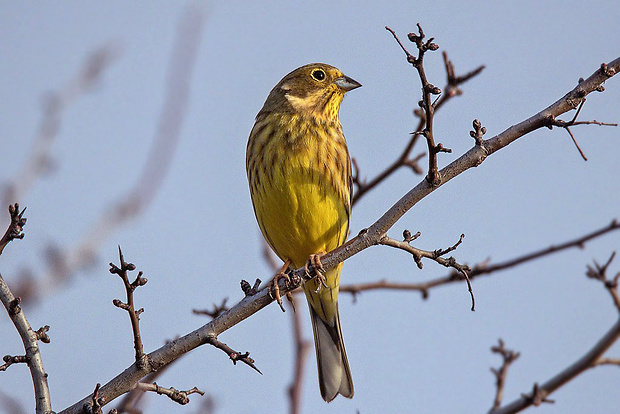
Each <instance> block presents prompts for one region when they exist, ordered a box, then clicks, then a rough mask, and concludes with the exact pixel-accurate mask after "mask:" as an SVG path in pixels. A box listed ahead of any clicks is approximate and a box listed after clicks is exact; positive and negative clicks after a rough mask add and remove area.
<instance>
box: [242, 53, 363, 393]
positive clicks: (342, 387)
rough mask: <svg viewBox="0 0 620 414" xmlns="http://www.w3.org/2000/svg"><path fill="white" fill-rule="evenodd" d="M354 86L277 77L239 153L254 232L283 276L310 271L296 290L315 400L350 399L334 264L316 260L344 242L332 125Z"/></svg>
mask: <svg viewBox="0 0 620 414" xmlns="http://www.w3.org/2000/svg"><path fill="white" fill-rule="evenodd" d="M360 86H362V85H361V84H360V83H359V82H357V81H355V80H353V79H352V78H350V77H348V76H346V75H345V74H344V73H343V72H341V71H340V70H339V69H337V68H336V67H334V66H330V65H328V64H325V63H311V64H308V65H305V66H302V67H300V68H297V69H295V70H293V71H292V72H290V73H289V74H287V75H286V76H284V77H283V78H282V80H280V82H278V84H277V85H276V86H275V87H274V88H273V89H272V90H271V92H270V93H269V95H268V97H267V99H266V100H265V103H264V105H263V107H262V109H261V110H260V111H259V112H258V114H257V115H256V120H255V123H254V127H253V128H252V131H251V132H250V136H249V139H248V143H247V148H246V172H247V176H248V183H249V187H250V196H251V199H252V205H253V208H254V213H255V216H256V219H257V221H258V225H259V227H260V230H261V232H262V234H263V236H264V238H265V240H266V242H267V243H268V244H269V246H270V247H271V249H272V250H273V251H274V252H275V254H276V255H277V256H278V257H279V258H280V259H281V260H282V261H283V262H284V265H283V266H282V269H280V271H279V272H278V273H277V274H276V276H275V278H274V280H273V282H275V283H273V282H272V286H273V288H274V290H275V294H276V299H277V300H278V303H279V304H280V306H282V305H281V300H280V297H279V291H278V288H277V286H278V285H277V281H278V278H279V277H285V278H286V277H287V276H286V272H287V271H288V270H289V269H295V268H300V267H302V266H304V267H305V268H306V270H308V269H309V267H312V268H313V269H314V270H315V273H316V277H314V278H311V279H309V280H307V281H305V282H304V283H303V286H302V288H303V290H304V292H305V296H306V299H307V301H308V305H309V306H308V307H309V309H310V317H311V320H312V328H313V334H314V345H315V350H316V359H317V366H318V377H319V389H320V392H321V396H322V398H323V399H324V400H325V401H327V402H330V401H332V400H333V399H334V398H336V396H338V394H340V395H342V396H344V397H347V398H352V397H353V392H354V391H353V379H352V377H351V370H350V368H349V363H348V360H347V354H346V351H345V347H344V341H343V338H342V329H341V326H340V316H339V312H338V286H339V279H340V272H341V269H342V263H340V264H339V265H337V266H336V267H335V268H332V269H330V270H327V271H325V272H322V266H321V262H320V256H321V255H322V254H324V253H326V252H329V251H331V250H333V249H335V248H337V247H339V246H341V245H342V244H343V243H344V242H345V241H346V239H347V236H348V232H349V220H350V215H351V193H352V175H351V159H350V157H349V151H348V148H347V143H346V141H345V138H344V134H343V132H342V125H341V124H340V119H339V116H338V114H339V110H340V104H341V103H342V100H343V98H344V96H345V94H346V93H347V92H349V91H351V90H353V89H356V88H358V87H360Z"/></svg>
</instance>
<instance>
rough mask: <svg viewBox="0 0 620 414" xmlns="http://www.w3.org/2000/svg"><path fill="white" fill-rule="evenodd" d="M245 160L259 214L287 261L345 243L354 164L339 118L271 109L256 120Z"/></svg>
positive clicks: (302, 259)
mask: <svg viewBox="0 0 620 414" xmlns="http://www.w3.org/2000/svg"><path fill="white" fill-rule="evenodd" d="M246 161H247V170H248V179H249V181H250V190H251V196H252V203H253V205H254V212H255V214H256V218H257V220H258V223H259V226H260V228H261V231H262V232H263V235H264V236H265V238H266V239H267V241H268V243H269V244H270V245H271V247H272V248H273V250H274V251H275V252H276V254H277V255H278V256H279V257H280V258H281V259H282V260H284V261H285V260H288V259H290V260H291V261H292V262H293V265H294V266H295V267H300V266H303V265H304V263H305V262H306V260H308V257H309V256H310V255H311V254H315V253H320V252H327V251H329V250H332V249H334V248H336V247H338V246H339V245H341V244H342V243H344V241H345V240H346V237H347V232H348V227H349V214H350V208H351V207H350V194H351V166H350V161H349V156H348V152H347V147H346V142H345V140H344V136H343V134H342V129H341V127H340V123H339V122H338V121H337V120H336V121H335V122H334V121H331V122H329V121H324V122H321V121H320V120H317V119H316V118H303V117H301V116H300V115H297V114H270V115H269V116H267V117H265V119H262V120H258V121H257V123H256V124H255V126H254V129H253V130H252V134H251V139H250V141H249V142H248V155H247V160H246Z"/></svg>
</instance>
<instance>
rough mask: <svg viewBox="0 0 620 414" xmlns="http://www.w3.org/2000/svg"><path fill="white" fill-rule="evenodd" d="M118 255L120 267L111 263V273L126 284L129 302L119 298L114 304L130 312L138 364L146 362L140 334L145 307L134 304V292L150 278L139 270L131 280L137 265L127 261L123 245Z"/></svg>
mask: <svg viewBox="0 0 620 414" xmlns="http://www.w3.org/2000/svg"><path fill="white" fill-rule="evenodd" d="M118 255H119V260H120V267H119V266H116V265H115V264H114V263H110V273H112V274H116V275H118V276H119V277H120V278H121V279H122V280H123V284H124V286H125V293H126V296H127V302H126V303H124V302H121V301H120V300H119V299H114V301H113V303H114V306H116V307H117V308H120V309H124V310H126V311H127V313H128V314H129V319H130V320H131V330H132V331H133V341H134V349H135V351H136V362H137V363H138V364H145V363H146V362H145V361H144V358H145V356H144V350H143V345H142V336H141V335H140V314H141V313H142V312H143V311H144V309H142V308H140V309H137V310H136V308H135V306H134V300H133V292H134V291H135V290H136V289H137V288H138V287H140V286H144V285H146V283H147V282H148V279H147V278H145V277H142V272H141V271H140V272H138V275H137V276H136V278H135V280H134V281H133V282H130V281H129V276H128V273H129V272H131V271H134V270H136V265H134V264H133V263H127V262H126V261H125V258H124V257H123V252H122V251H121V246H118Z"/></svg>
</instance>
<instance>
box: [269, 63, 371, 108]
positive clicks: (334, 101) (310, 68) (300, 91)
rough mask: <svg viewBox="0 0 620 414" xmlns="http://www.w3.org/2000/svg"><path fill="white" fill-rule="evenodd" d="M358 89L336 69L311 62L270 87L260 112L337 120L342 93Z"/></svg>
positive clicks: (352, 81)
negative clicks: (288, 113)
mask: <svg viewBox="0 0 620 414" xmlns="http://www.w3.org/2000/svg"><path fill="white" fill-rule="evenodd" d="M360 86H362V85H361V84H360V83H359V82H357V81H355V80H353V79H351V78H349V77H348V76H345V74H344V73H342V72H341V71H340V70H339V69H338V68H335V67H333V66H330V65H327V64H325V63H311V64H309V65H305V66H302V67H300V68H298V69H295V70H294V71H292V72H291V73H289V74H288V75H286V76H285V77H284V78H282V80H281V81H280V82H279V83H278V84H277V85H276V86H275V87H274V88H273V90H272V91H271V93H270V94H269V96H268V97H267V100H266V101H265V105H264V106H263V110H262V111H261V112H263V111H267V112H272V111H282V112H293V113H297V114H300V115H308V116H315V117H319V118H324V119H337V118H338V110H339V109H340V103H341V102H342V98H343V97H344V94H345V93H347V92H348V91H350V90H352V89H355V88H359V87H360Z"/></svg>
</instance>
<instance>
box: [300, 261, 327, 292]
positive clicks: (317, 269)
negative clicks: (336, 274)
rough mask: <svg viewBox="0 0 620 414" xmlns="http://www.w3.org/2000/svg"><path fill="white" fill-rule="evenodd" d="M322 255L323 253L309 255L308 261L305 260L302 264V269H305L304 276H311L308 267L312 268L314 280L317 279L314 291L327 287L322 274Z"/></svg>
mask: <svg viewBox="0 0 620 414" xmlns="http://www.w3.org/2000/svg"><path fill="white" fill-rule="evenodd" d="M322 255H323V253H319V254H312V255H310V258H309V259H308V261H307V262H306V265H305V266H304V269H305V271H306V276H308V278H312V274H311V272H310V268H312V270H314V273H315V276H314V278H316V281H317V288H316V291H315V293H319V291H320V290H321V287H324V288H327V284H326V283H325V276H324V275H323V264H322V263H321V256H322Z"/></svg>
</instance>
